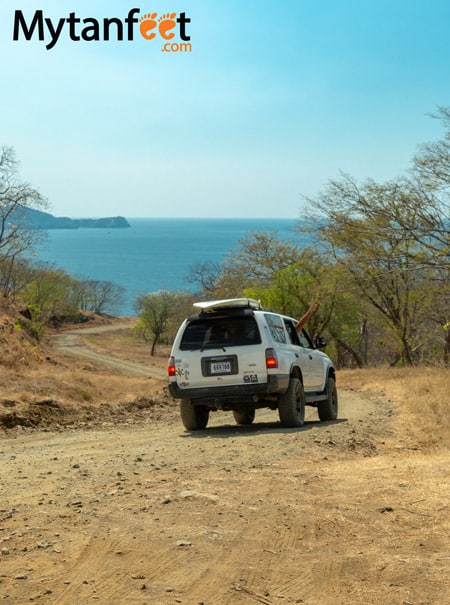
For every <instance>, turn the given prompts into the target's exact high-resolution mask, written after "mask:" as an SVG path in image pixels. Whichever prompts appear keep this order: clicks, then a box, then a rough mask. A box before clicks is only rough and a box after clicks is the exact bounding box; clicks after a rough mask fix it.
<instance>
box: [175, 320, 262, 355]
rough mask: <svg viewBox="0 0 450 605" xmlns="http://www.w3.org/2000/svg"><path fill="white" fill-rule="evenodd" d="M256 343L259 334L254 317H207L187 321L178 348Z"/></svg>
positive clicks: (185, 349) (239, 345) (183, 349)
mask: <svg viewBox="0 0 450 605" xmlns="http://www.w3.org/2000/svg"><path fill="white" fill-rule="evenodd" d="M258 344H261V336H260V333H259V329H258V324H257V323H256V320H255V318H254V317H251V316H250V317H245V316H241V317H208V318H205V319H201V318H199V319H194V320H192V321H190V322H189V324H188V325H187V326H186V329H185V331H184V333H183V336H182V339H181V343H180V349H181V350H182V351H196V350H199V349H200V350H203V349H212V348H228V347H241V346H243V345H258Z"/></svg>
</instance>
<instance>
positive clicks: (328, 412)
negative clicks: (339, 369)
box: [317, 376, 338, 421]
mask: <svg viewBox="0 0 450 605" xmlns="http://www.w3.org/2000/svg"><path fill="white" fill-rule="evenodd" d="M317 411H318V413H319V418H320V420H322V421H325V420H336V418H337V415H338V395H337V389H336V381H335V380H334V378H333V377H332V376H329V377H328V382H327V398H326V399H325V400H324V401H319V402H318V403H317Z"/></svg>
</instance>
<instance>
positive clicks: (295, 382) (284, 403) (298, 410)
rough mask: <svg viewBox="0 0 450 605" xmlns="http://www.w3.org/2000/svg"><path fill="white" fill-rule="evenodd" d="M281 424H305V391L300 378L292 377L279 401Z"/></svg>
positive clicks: (289, 425)
mask: <svg viewBox="0 0 450 605" xmlns="http://www.w3.org/2000/svg"><path fill="white" fill-rule="evenodd" d="M278 414H279V417H280V422H281V425H282V426H284V427H286V428H293V427H299V426H303V424H304V422H305V392H304V390H303V384H302V383H301V381H300V379H299V378H295V377H292V378H291V379H290V381H289V386H288V389H287V391H286V393H284V395H282V396H281V398H280V400H279V402H278Z"/></svg>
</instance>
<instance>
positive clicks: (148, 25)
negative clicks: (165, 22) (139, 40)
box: [139, 13, 161, 40]
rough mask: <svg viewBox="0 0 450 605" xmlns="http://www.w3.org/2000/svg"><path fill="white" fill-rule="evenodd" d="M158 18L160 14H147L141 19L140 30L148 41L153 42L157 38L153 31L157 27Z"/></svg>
mask: <svg viewBox="0 0 450 605" xmlns="http://www.w3.org/2000/svg"><path fill="white" fill-rule="evenodd" d="M157 16H158V13H147V14H146V15H143V16H142V17H141V18H140V19H139V30H140V32H141V36H142V37H143V38H145V39H146V40H153V38H156V34H155V32H153V31H152V30H153V29H155V27H156V26H157V23H156V21H155V19H156V17H157ZM159 20H161V19H159Z"/></svg>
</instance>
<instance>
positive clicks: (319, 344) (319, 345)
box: [314, 336, 327, 349]
mask: <svg viewBox="0 0 450 605" xmlns="http://www.w3.org/2000/svg"><path fill="white" fill-rule="evenodd" d="M314 346H315V347H316V349H324V348H325V347H326V346H327V341H326V340H325V338H324V337H323V336H318V337H317V338H316V341H315V343H314Z"/></svg>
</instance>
